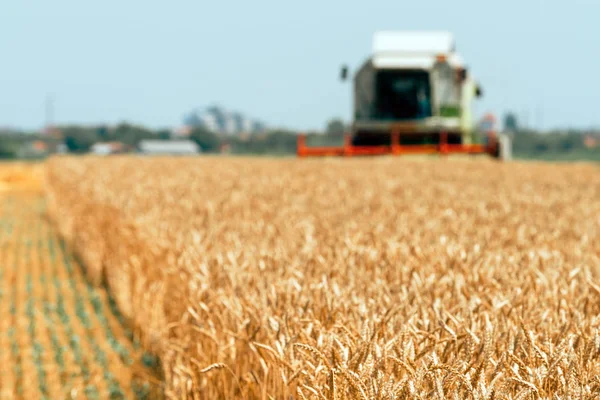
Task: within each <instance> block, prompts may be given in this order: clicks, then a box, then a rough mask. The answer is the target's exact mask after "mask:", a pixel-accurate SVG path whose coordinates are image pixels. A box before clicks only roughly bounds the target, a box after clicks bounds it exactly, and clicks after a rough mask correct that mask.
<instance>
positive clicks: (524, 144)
mask: <svg viewBox="0 0 600 400" xmlns="http://www.w3.org/2000/svg"><path fill="white" fill-rule="evenodd" d="M503 123H504V126H503V127H502V130H503V131H505V132H508V133H509V134H510V136H511V137H512V142H513V154H514V156H515V158H534V159H548V160H552V159H565V160H573V159H582V160H584V159H587V160H590V159H592V160H600V133H596V140H597V145H596V147H595V148H594V147H593V146H592V147H590V146H589V145H588V146H586V144H585V137H586V134H585V132H582V131H578V130H568V131H556V132H549V133H539V132H536V131H533V130H530V129H524V128H523V127H521V126H520V125H519V122H518V120H517V118H516V116H515V115H514V114H507V115H506V116H505V118H504V120H503ZM57 128H58V130H59V131H60V133H61V135H60V139H58V138H51V137H48V136H45V135H41V134H32V133H29V134H15V133H10V134H6V133H2V132H0V159H14V158H18V157H19V156H20V154H22V152H20V149H22V147H23V146H24V144H25V143H27V142H31V141H33V140H41V141H44V142H52V143H53V145H56V144H57V143H58V142H60V143H62V144H64V146H65V147H66V149H67V150H68V151H69V152H71V153H75V154H83V153H86V152H89V151H90V150H91V147H92V146H93V144H94V143H97V142H107V141H118V142H121V143H123V144H124V145H126V146H128V147H130V148H135V147H137V146H138V144H139V143H140V141H142V140H144V139H165V140H167V139H170V138H171V132H170V131H168V130H153V129H149V128H146V127H143V126H138V125H134V124H130V123H126V122H123V123H121V124H118V125H117V126H114V127H108V126H81V125H68V126H62V127H57ZM348 129H349V127H348V125H346V124H345V123H344V122H343V121H342V120H341V119H339V118H334V119H331V120H330V121H328V122H327V124H326V125H325V126H324V128H323V130H322V131H320V132H307V144H308V145H309V146H310V145H312V146H340V145H342V144H343V140H344V134H345V133H347V132H348ZM189 138H190V139H191V140H193V141H195V142H196V143H197V144H198V145H199V146H200V148H201V149H202V152H204V153H220V152H222V151H223V150H224V149H226V151H227V152H229V153H232V154H257V155H267V154H273V155H292V154H295V152H296V146H297V132H295V131H293V130H270V131H266V132H264V133H256V134H251V135H247V136H235V135H231V136H229V135H221V134H217V133H214V132H211V131H210V130H208V129H206V128H204V127H196V128H193V129H192V130H191V132H190V134H189Z"/></svg>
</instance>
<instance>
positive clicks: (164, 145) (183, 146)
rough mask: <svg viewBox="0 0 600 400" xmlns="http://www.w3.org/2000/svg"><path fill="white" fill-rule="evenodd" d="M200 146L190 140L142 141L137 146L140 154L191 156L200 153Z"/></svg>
mask: <svg viewBox="0 0 600 400" xmlns="http://www.w3.org/2000/svg"><path fill="white" fill-rule="evenodd" d="M201 150H202V149H200V146H198V144H197V143H196V142H194V141H192V140H142V141H141V142H140V143H139V145H138V152H139V153H141V154H156V155H191V154H198V153H200V152H201Z"/></svg>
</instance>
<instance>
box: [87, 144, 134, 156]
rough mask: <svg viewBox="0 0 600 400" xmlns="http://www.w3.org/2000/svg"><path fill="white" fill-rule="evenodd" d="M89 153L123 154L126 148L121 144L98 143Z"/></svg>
mask: <svg viewBox="0 0 600 400" xmlns="http://www.w3.org/2000/svg"><path fill="white" fill-rule="evenodd" d="M90 152H92V153H94V154H98V155H109V154H119V153H125V152H126V147H125V145H124V144H123V143H121V142H98V143H94V144H93V145H92V147H91V148H90Z"/></svg>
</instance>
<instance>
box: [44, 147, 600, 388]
mask: <svg viewBox="0 0 600 400" xmlns="http://www.w3.org/2000/svg"><path fill="white" fill-rule="evenodd" d="M46 178H47V179H46V182H47V187H46V193H47V198H48V203H49V207H50V211H51V215H52V217H53V219H54V221H55V222H56V224H57V226H58V227H59V229H60V231H61V233H62V234H63V235H64V237H65V238H67V239H68V241H69V243H71V244H72V246H73V248H74V250H75V251H76V252H77V253H78V254H79V255H80V256H81V257H82V258H83V259H84V260H85V263H86V267H87V268H88V272H89V275H90V277H92V278H93V279H94V280H96V281H98V282H99V281H102V280H105V281H106V282H107V284H108V286H109V287H110V289H111V290H112V291H113V293H114V296H115V297H116V301H117V303H118V305H119V307H120V309H121V310H122V312H123V313H124V314H125V315H126V316H127V317H128V319H129V321H130V323H131V324H132V326H133V327H134V328H135V330H136V332H137V333H138V334H139V335H140V338H141V340H142V341H143V343H144V346H145V347H146V348H147V349H149V350H151V351H153V352H155V353H156V354H157V355H158V356H159V357H160V359H161V365H162V368H163V374H164V379H165V385H166V391H165V393H166V395H167V396H168V397H170V398H173V399H175V398H177V399H183V398H189V399H192V398H214V399H217V398H243V399H258V398H260V399H267V398H278V399H288V398H290V397H294V396H297V397H298V398H307V399H309V398H313V399H328V398H335V399H398V398H460V399H466V398H476V399H492V398H509V399H518V398H532V397H535V398H594V396H597V395H598V394H599V393H600V380H599V379H598V376H599V375H600V362H599V361H600V360H599V355H600V317H599V316H598V315H599V314H600V290H599V289H598V287H599V284H598V277H599V273H600V170H599V169H598V167H597V166H593V165H586V164H571V165H552V164H536V163H509V164H501V163H496V162H493V161H488V160H476V159H473V160H468V159H467V160H462V159H461V160H454V159H431V160H410V159H402V158H396V159H391V158H379V159H334V160H329V159H323V160H296V159H278V160H275V159H251V158H247V159H246V158H211V157H206V158H195V159H186V158H149V159H147V158H133V157H114V158H110V159H103V158H96V157H84V158H65V157H63V158H60V159H53V160H51V161H50V162H49V164H48V167H47V176H46Z"/></svg>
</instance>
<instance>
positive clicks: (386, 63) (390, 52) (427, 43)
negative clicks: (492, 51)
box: [372, 31, 463, 69]
mask: <svg viewBox="0 0 600 400" xmlns="http://www.w3.org/2000/svg"><path fill="white" fill-rule="evenodd" d="M372 56H373V65H374V66H375V67H376V68H419V69H430V68H431V67H432V66H433V65H434V64H435V62H436V60H437V57H438V56H444V57H446V59H447V60H448V62H449V63H450V64H451V65H453V66H456V67H460V66H463V60H462V58H461V57H460V55H458V54H457V53H456V52H455V42H454V36H453V35H452V33H450V32H444V31H431V32H428V31H380V32H376V33H375V35H374V36H373V54H372Z"/></svg>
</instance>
